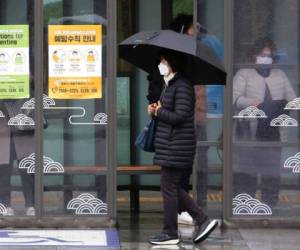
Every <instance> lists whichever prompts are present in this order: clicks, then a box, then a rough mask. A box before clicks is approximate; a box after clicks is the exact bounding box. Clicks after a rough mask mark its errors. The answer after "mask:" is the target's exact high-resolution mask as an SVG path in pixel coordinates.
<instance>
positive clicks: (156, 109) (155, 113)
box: [154, 101, 161, 116]
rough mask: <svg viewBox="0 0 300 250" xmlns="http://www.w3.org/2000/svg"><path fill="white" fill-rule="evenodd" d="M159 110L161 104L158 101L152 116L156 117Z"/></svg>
mask: <svg viewBox="0 0 300 250" xmlns="http://www.w3.org/2000/svg"><path fill="white" fill-rule="evenodd" d="M160 108H161V103H160V101H158V102H157V105H156V108H155V112H154V115H155V116H157V112H158V110H159V109H160Z"/></svg>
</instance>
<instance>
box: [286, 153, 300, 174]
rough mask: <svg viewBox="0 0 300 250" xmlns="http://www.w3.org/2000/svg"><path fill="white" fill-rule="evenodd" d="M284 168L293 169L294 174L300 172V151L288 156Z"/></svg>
mask: <svg viewBox="0 0 300 250" xmlns="http://www.w3.org/2000/svg"><path fill="white" fill-rule="evenodd" d="M283 167H284V168H287V169H292V171H293V173H294V174H299V173H300V152H299V153H297V154H295V155H294V156H291V157H289V158H287V159H286V160H285V162H284V165H283Z"/></svg>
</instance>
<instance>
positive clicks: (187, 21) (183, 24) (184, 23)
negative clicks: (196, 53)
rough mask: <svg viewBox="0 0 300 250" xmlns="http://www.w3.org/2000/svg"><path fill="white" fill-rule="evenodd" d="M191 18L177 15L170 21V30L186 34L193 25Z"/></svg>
mask: <svg viewBox="0 0 300 250" xmlns="http://www.w3.org/2000/svg"><path fill="white" fill-rule="evenodd" d="M193 21H194V19H193V16H192V15H187V14H178V15H177V16H176V17H175V18H174V19H173V21H172V23H171V25H170V29H171V30H173V31H176V32H178V33H180V32H183V33H186V32H187V31H188V29H189V28H190V27H191V26H192V25H193Z"/></svg>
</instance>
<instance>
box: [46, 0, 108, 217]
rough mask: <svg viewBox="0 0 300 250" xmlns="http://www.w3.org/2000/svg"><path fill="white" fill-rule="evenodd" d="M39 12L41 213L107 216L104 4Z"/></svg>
mask: <svg viewBox="0 0 300 250" xmlns="http://www.w3.org/2000/svg"><path fill="white" fill-rule="evenodd" d="M44 9H45V43H46V46H47V47H48V56H47V57H45V58H48V60H47V61H45V72H47V73H48V74H46V78H47V79H45V85H44V86H45V87H44V92H45V95H44V116H45V119H46V121H47V125H48V126H47V128H45V129H44V174H45V176H44V185H45V189H46V190H47V189H48V190H47V192H45V193H44V211H45V214H46V215H53V214H57V215H61V214H71V215H76V216H80V215H107V213H108V207H107V189H106V180H107V178H106V171H107V159H106V152H107V133H106V126H107V123H108V122H109V119H108V117H107V107H106V96H107V73H106V72H107V68H106V67H107V63H106V54H107V53H106V50H107V23H108V21H107V15H106V1H105V0H103V1H99V0H98V1H94V0H89V1H80V0H72V1H46V0H45V1H44ZM46 65H47V66H46Z"/></svg>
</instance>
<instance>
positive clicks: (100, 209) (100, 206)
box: [67, 193, 107, 215]
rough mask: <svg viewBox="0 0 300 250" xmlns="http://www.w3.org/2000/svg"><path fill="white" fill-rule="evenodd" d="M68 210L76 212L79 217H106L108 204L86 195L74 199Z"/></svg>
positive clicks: (70, 202)
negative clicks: (92, 215)
mask: <svg viewBox="0 0 300 250" xmlns="http://www.w3.org/2000/svg"><path fill="white" fill-rule="evenodd" d="M67 209H68V210H74V211H75V214H77V215H87V214H89V215H91V214H94V215H96V214H97V215H106V214H107V204H106V203H104V202H103V201H101V200H100V199H98V198H95V197H94V196H93V195H91V194H88V193H84V194H81V195H79V196H78V197H77V198H73V199H72V200H70V201H69V203H68V205H67Z"/></svg>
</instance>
